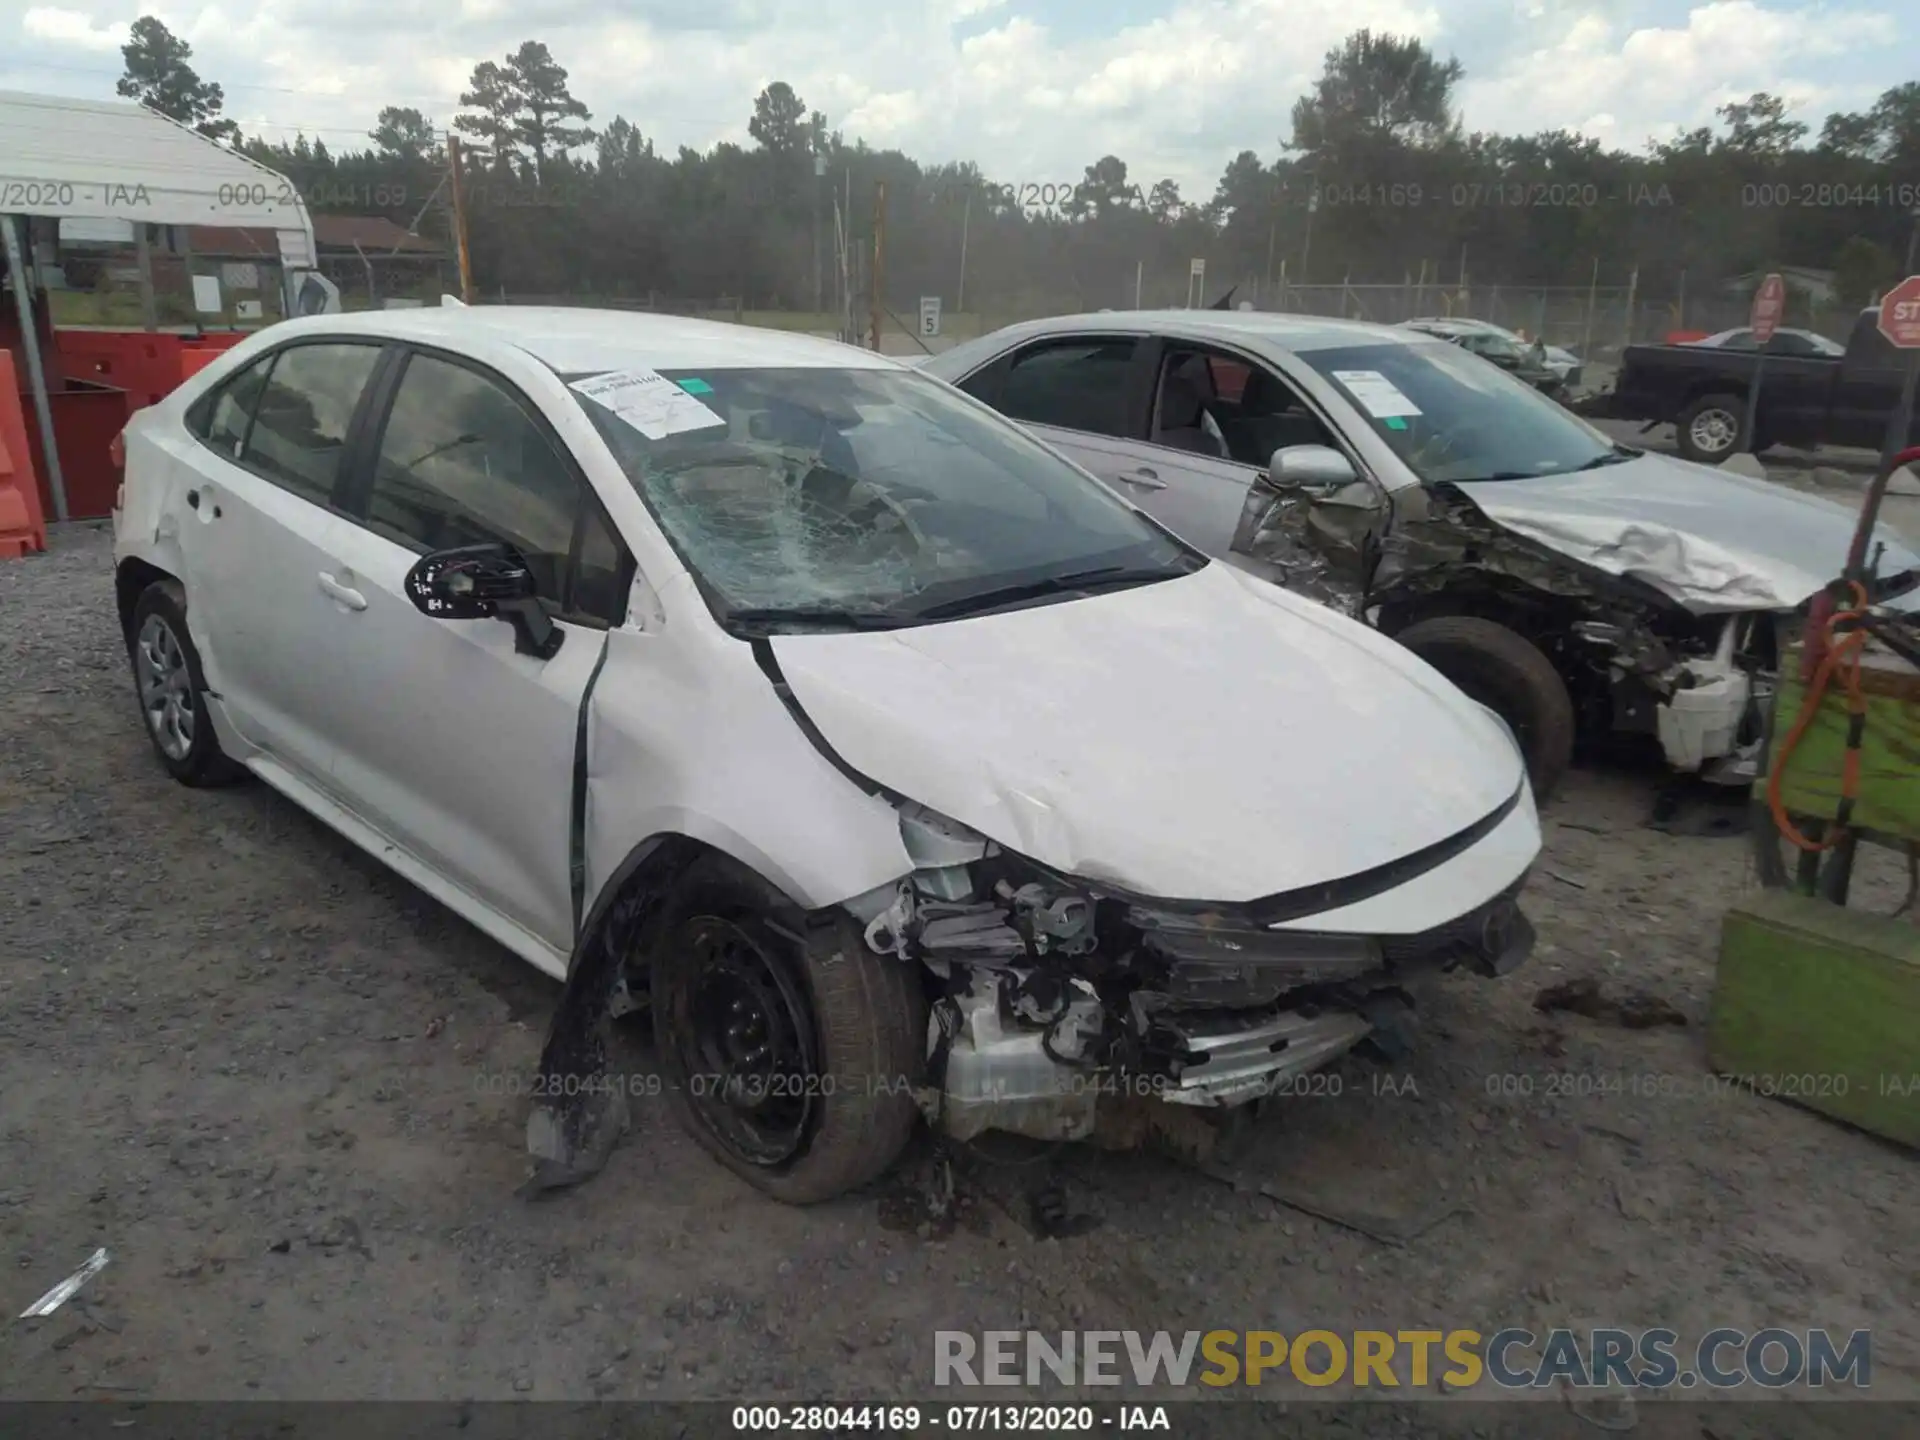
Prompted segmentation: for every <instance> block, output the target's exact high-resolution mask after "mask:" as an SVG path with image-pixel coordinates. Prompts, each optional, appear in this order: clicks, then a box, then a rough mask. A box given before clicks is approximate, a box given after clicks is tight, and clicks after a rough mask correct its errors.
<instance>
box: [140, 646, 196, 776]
mask: <svg viewBox="0 0 1920 1440" xmlns="http://www.w3.org/2000/svg"><path fill="white" fill-rule="evenodd" d="M133 664H134V673H135V674H136V675H137V676H138V678H139V684H140V708H141V709H142V710H143V711H145V712H146V717H147V729H148V730H150V731H152V732H153V743H154V744H156V745H158V746H159V747H160V753H161V754H162V755H164V756H166V757H167V759H169V760H174V761H184V760H185V759H186V758H187V755H188V754H189V753H190V752H191V751H192V749H193V726H194V713H195V707H194V699H193V674H192V672H191V671H190V670H189V669H188V668H187V656H186V652H185V651H184V650H182V649H181V648H180V637H179V636H178V635H175V634H174V633H173V627H172V626H171V625H169V624H168V623H167V621H166V618H165V617H164V616H161V615H149V616H147V618H146V623H145V624H143V625H141V627H140V634H139V636H138V638H137V639H136V640H135V641H134V650H133Z"/></svg>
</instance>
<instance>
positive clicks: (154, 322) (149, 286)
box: [133, 220, 160, 330]
mask: <svg viewBox="0 0 1920 1440" xmlns="http://www.w3.org/2000/svg"><path fill="white" fill-rule="evenodd" d="M133 255H134V260H135V262H136V264H137V265H138V267H139V271H140V275H139V280H140V328H141V329H142V330H158V329H159V328H160V307H159V306H158V305H156V304H155V303H154V299H153V247H152V245H151V244H150V243H149V242H148V240H147V226H146V222H145V221H143V220H136V221H134V222H133Z"/></svg>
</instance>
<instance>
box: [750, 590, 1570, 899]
mask: <svg viewBox="0 0 1920 1440" xmlns="http://www.w3.org/2000/svg"><path fill="white" fill-rule="evenodd" d="M1282 617H1284V619H1285V620H1286V622H1288V623H1284V624H1276V623H1275V621H1276V620H1278V619H1281V618H1282ZM772 645H773V649H774V653H775V654H776V655H777V656H778V657H779V661H780V666H781V670H782V672H783V673H784V674H785V676H786V678H787V680H788V683H789V684H790V685H791V686H792V688H793V692H794V694H795V696H796V697H797V698H798V699H799V701H800V703H801V705H802V706H803V707H804V708H805V710H806V712H807V714H808V715H809V716H810V717H811V718H812V719H813V721H814V723H815V724H816V725H818V726H819V728H820V730H821V733H822V734H823V735H824V736H825V738H826V740H827V743H828V744H830V745H831V746H832V747H833V748H834V750H835V751H836V752H837V753H838V754H839V755H841V757H842V758H844V759H845V760H846V762H847V763H848V764H849V765H851V766H852V767H853V768H854V769H855V770H857V771H859V772H860V773H862V774H863V775H867V776H870V777H871V778H873V779H874V780H877V781H879V782H880V783H881V784H883V785H886V786H888V787H890V788H891V789H893V790H896V791H898V792H900V793H902V794H905V795H907V796H909V797H911V798H913V799H915V800H918V801H920V802H921V803H923V804H926V805H929V806H931V807H933V808H934V809H935V810H938V811H940V812H941V813H943V814H946V815H950V816H952V817H953V818H954V819H956V820H959V821H960V822H961V823H962V824H965V825H968V826H970V827H972V828H973V829H975V830H977V831H979V832H980V833H981V834H983V835H986V836H988V837H990V838H991V839H993V840H996V841H998V842H999V843H1000V844H1002V845H1004V846H1006V847H1007V848H1008V849H1010V850H1013V851H1014V852H1016V853H1018V854H1021V855H1025V856H1027V857H1028V858H1030V859H1032V860H1036V861H1038V862H1040V863H1041V864H1043V865H1047V866H1049V867H1051V868H1053V869H1055V870H1056V871H1059V872H1061V873H1064V874H1070V875H1076V876H1079V877H1082V878H1084V879H1086V880H1089V881H1093V882H1096V883H1100V882H1104V883H1106V884H1109V885H1113V886H1115V887H1118V888H1120V889H1123V890H1126V891H1129V892H1131V893H1133V894H1136V895H1142V896H1150V897H1156V898H1166V899H1197V900H1210V901H1220V902H1228V903H1242V902H1247V901H1251V900H1256V899H1260V898H1263V897H1265V896H1269V895H1274V894H1278V893H1281V892H1285V891H1290V890H1294V889H1298V888H1301V887H1305V886H1311V885H1316V884H1321V883H1324V882H1327V881H1331V880H1337V879H1341V878H1343V877H1346V876H1350V875H1353V874H1356V873H1359V872H1361V871H1365V870H1369V869H1372V868H1374V867H1376V866H1379V865H1383V864H1386V863H1388V862H1390V861H1394V860H1397V859H1400V858H1402V857H1404V856H1406V855H1409V854H1411V853H1413V852H1415V851H1418V850H1421V849H1424V848H1426V847H1427V846H1430V845H1433V844H1436V843H1438V842H1440V841H1443V840H1446V839H1448V838H1450V837H1451V836H1453V835H1455V834H1456V833H1458V832H1459V831H1461V830H1463V829H1465V828H1466V827H1467V826H1468V825H1471V824H1472V823H1473V822H1474V821H1476V820H1479V819H1480V818H1481V817H1483V816H1485V815H1488V814H1490V813H1491V812H1493V811H1494V810H1496V809H1498V808H1499V807H1500V806H1501V805H1502V804H1503V803H1504V802H1506V801H1507V800H1509V799H1511V798H1512V796H1513V794H1514V792H1515V790H1516V789H1518V788H1521V787H1522V785H1523V782H1524V773H1525V772H1524V769H1523V767H1522V764H1521V761H1520V756H1519V753H1518V752H1517V751H1516V750H1515V749H1514V747H1513V742H1512V741H1511V739H1510V738H1509V737H1508V736H1507V735H1506V733H1505V732H1504V731H1503V730H1502V729H1501V727H1500V725H1499V722H1497V721H1496V720H1494V719H1492V718H1491V717H1490V716H1489V715H1488V714H1487V713H1486V712H1485V711H1484V710H1482V709H1481V708H1480V707H1479V706H1477V705H1475V704H1474V703H1473V702H1471V701H1469V700H1467V699H1466V698H1465V697H1464V696H1463V695H1461V694H1460V692H1459V691H1458V690H1456V689H1454V687H1453V686H1452V685H1451V684H1450V683H1448V682H1447V681H1446V680H1443V679H1442V678H1441V677H1440V675H1439V674H1438V673H1437V672H1435V671H1434V670H1432V669H1430V668H1429V667H1428V666H1427V665H1426V664H1425V663H1424V662H1422V661H1420V660H1419V659H1418V658H1416V657H1415V656H1414V655H1412V654H1411V653H1410V652H1409V651H1407V650H1405V649H1403V648H1402V647H1400V646H1397V645H1395V644H1393V643H1392V642H1391V641H1389V640H1387V639H1385V638H1384V637H1382V636H1379V635H1377V634H1375V633H1374V632H1372V631H1370V630H1368V629H1367V628H1366V627H1365V626H1364V625H1361V624H1359V623H1358V622H1355V621H1351V620H1348V619H1346V618H1344V617H1342V616H1340V615H1337V614H1335V613H1334V612H1333V611H1331V610H1329V609H1326V608H1325V607H1322V606H1318V605H1315V604H1313V603H1312V602H1310V601H1306V600H1303V599H1300V598H1299V597H1297V596H1294V595H1290V594H1288V593H1287V592H1286V591H1283V590H1280V589H1278V588H1277V587H1274V586H1271V585H1265V584H1262V583H1261V582H1259V581H1256V580H1252V579H1249V578H1247V577H1244V576H1242V575H1241V574H1240V573H1239V572H1237V571H1234V570H1232V569H1230V568H1228V567H1226V566H1221V565H1209V566H1207V567H1206V568H1205V569H1204V570H1201V571H1199V572H1197V573H1196V574H1193V575H1189V576H1186V577H1184V578H1181V579H1177V580H1169V581H1164V582H1162V583H1160V584H1157V585H1149V586H1141V587H1137V588H1134V589H1129V590H1124V591H1120V592H1117V593H1113V594H1108V595H1097V596H1094V597H1091V598H1089V599H1085V600H1081V601H1077V602H1074V603H1071V604H1055V605H1042V606H1036V607H1032V608H1028V609H1023V610H1013V611H1009V612H1006V613H1002V614H996V615H989V616H983V617H980V618H977V619H972V620H965V621H959V622H955V623H951V624H944V625H931V626H923V627H916V628H910V629H904V630H891V631H885V632H881V633H877V634H853V635H812V636H796V635H782V636H778V637H775V639H774V640H773V641H772ZM1148 756H1151V759H1150V760H1148V759H1147V757H1148ZM1538 840H1539V837H1538V832H1537V830H1536V831H1535V832H1534V838H1533V844H1534V847H1535V848H1536V849H1537V848H1538ZM1530 858H1531V856H1529V857H1527V860H1521V861H1520V862H1519V863H1517V864H1514V865H1513V866H1512V867H1511V868H1510V869H1507V870H1505V872H1504V873H1500V874H1499V875H1498V876H1497V879H1496V878H1494V877H1492V876H1491V875H1488V876H1483V877H1481V878H1484V879H1488V880H1490V881H1491V882H1492V883H1489V884H1488V885H1487V886H1486V888H1485V890H1484V892H1469V891H1466V890H1461V891H1459V892H1456V893H1455V894H1454V895H1453V897H1452V900H1451V903H1452V904H1453V905H1454V906H1455V907H1456V908H1455V910H1454V911H1453V912H1452V913H1458V910H1459V909H1460V908H1464V907H1466V906H1469V905H1472V904H1475V903H1478V902H1479V901H1481V900H1484V899H1486V898H1487V897H1488V896H1491V895H1493V894H1495V893H1497V892H1498V891H1499V890H1500V889H1502V888H1504V887H1505V886H1506V885H1507V884H1508V883H1510V882H1511V881H1512V880H1513V879H1515V878H1516V877H1517V876H1518V875H1519V873H1520V872H1521V871H1522V870H1524V869H1525V868H1526V864H1527V861H1528V860H1530ZM1496 868H1498V867H1496ZM1379 911H1380V921H1381V923H1380V926H1379V927H1378V928H1379V929H1380V930H1381V931H1382V932H1383V933H1394V934H1402V933H1414V932H1417V931H1420V930H1424V929H1427V928H1430V927H1431V926H1432V925H1433V924H1436V923H1438V919H1436V918H1435V917H1434V915H1433V914H1432V911H1431V908H1430V907H1427V906H1417V907H1414V908H1413V909H1409V910H1404V911H1403V910H1400V909H1397V908H1395V907H1393V906H1387V905H1382V906H1380V907H1379ZM1439 918H1442V919H1443V918H1445V917H1444V916H1441V917H1439Z"/></svg>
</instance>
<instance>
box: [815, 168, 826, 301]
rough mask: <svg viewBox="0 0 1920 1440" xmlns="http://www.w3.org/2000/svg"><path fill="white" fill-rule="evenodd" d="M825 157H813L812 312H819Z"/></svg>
mask: <svg viewBox="0 0 1920 1440" xmlns="http://www.w3.org/2000/svg"><path fill="white" fill-rule="evenodd" d="M826 175H827V157H826V156H825V155H822V154H820V153H818V152H817V151H816V152H815V154H814V157H813V313H814V314H816V315H818V314H819V313H820V182H821V181H823V180H824V179H826Z"/></svg>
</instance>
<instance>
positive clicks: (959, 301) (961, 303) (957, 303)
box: [953, 185, 973, 315]
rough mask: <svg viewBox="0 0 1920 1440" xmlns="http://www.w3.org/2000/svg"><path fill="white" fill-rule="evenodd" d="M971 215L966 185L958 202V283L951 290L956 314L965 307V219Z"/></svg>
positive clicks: (969, 187)
mask: <svg viewBox="0 0 1920 1440" xmlns="http://www.w3.org/2000/svg"><path fill="white" fill-rule="evenodd" d="M972 215H973V186H971V185H969V186H967V193H966V197H965V198H964V199H963V200H962V201H961V202H960V283H959V285H957V286H956V287H955V288H954V292H953V312H954V314H956V315H958V314H959V313H960V312H961V311H963V310H965V309H966V308H967V221H968V220H969V219H970V218H972Z"/></svg>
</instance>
